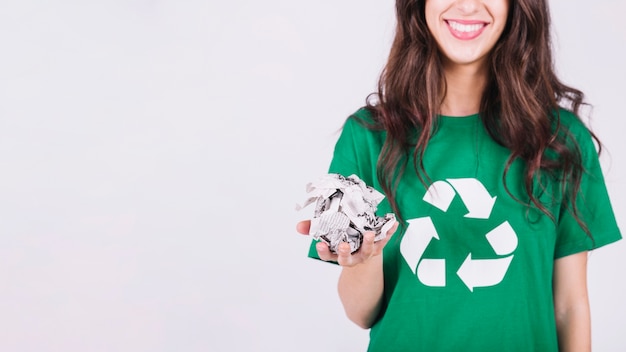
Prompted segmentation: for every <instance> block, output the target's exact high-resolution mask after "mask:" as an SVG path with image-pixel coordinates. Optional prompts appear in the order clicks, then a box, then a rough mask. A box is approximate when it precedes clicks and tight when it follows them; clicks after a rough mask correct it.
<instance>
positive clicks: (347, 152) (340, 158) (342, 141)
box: [308, 117, 363, 259]
mask: <svg viewBox="0 0 626 352" xmlns="http://www.w3.org/2000/svg"><path fill="white" fill-rule="evenodd" d="M357 124H358V122H357V121H355V119H354V118H353V117H350V118H348V119H347V120H346V122H345V124H344V126H343V128H342V130H341V134H340V135H339V139H338V140H337V143H335V149H334V152H333V158H332V161H331V163H330V166H329V168H328V173H337V174H340V175H344V176H350V175H352V174H355V175H357V176H359V177H360V174H361V172H360V170H359V167H358V163H357V149H356V145H357V143H356V140H355V138H356V136H355V134H357V131H355V130H358V129H360V128H363V127H362V126H359V125H357ZM317 242H318V241H316V240H313V241H311V246H310V247H309V254H308V256H309V257H310V258H314V259H319V256H318V254H317V249H316V248H315V244H316V243H317Z"/></svg>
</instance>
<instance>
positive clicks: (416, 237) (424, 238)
mask: <svg viewBox="0 0 626 352" xmlns="http://www.w3.org/2000/svg"><path fill="white" fill-rule="evenodd" d="M407 222H408V223H409V226H408V227H407V229H406V232H405V233H404V237H402V242H401V243H400V253H401V254H402V256H403V257H404V260H405V261H406V262H407V264H409V267H410V268H411V271H413V273H414V274H416V273H417V263H419V261H420V258H421V257H422V254H424V251H425V250H426V247H428V244H429V243H430V241H431V240H432V239H433V238H436V239H439V235H437V230H436V229H435V224H433V221H432V220H431V219H430V218H429V217H426V218H417V219H411V220H408V221H407Z"/></svg>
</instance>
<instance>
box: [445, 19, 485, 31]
mask: <svg viewBox="0 0 626 352" xmlns="http://www.w3.org/2000/svg"><path fill="white" fill-rule="evenodd" d="M448 23H449V24H450V27H452V29H454V30H455V31H458V32H476V31H478V30H479V29H481V28H483V25H482V24H461V23H458V22H453V21H449V22H448Z"/></svg>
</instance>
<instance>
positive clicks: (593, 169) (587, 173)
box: [554, 123, 622, 258]
mask: <svg viewBox="0 0 626 352" xmlns="http://www.w3.org/2000/svg"><path fill="white" fill-rule="evenodd" d="M573 129H574V128H572V131H571V132H573V133H572V134H573V135H574V138H576V140H577V142H578V144H579V147H580V153H581V157H582V161H583V169H584V170H583V174H582V177H581V184H580V190H579V192H578V194H577V197H576V205H577V207H578V212H579V217H580V219H581V220H582V221H583V222H584V224H585V226H586V227H587V229H588V231H589V234H587V233H586V232H585V230H584V229H583V228H582V227H581V226H580V224H579V223H578V221H576V218H575V217H574V216H573V214H572V212H571V209H563V210H562V211H561V214H560V216H559V220H558V223H557V242H556V247H555V251H554V257H555V258H561V257H565V256H568V255H571V254H575V253H579V252H583V251H588V250H593V249H597V248H600V247H602V246H604V245H607V244H609V243H613V242H615V241H618V240H619V239H621V238H622V235H621V233H620V230H619V227H618V225H617V222H616V220H615V214H614V212H613V207H612V206H611V201H610V199H609V194H608V191H607V188H606V184H605V181H604V176H603V174H602V168H601V166H600V161H599V157H598V152H597V150H596V147H595V144H594V143H593V140H592V138H591V134H590V133H589V131H588V130H587V129H586V128H584V127H582V123H581V126H579V129H578V130H579V131H577V132H575V131H573ZM564 208H565V207H564ZM569 208H571V207H569Z"/></svg>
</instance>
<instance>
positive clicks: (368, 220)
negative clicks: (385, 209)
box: [296, 174, 396, 253]
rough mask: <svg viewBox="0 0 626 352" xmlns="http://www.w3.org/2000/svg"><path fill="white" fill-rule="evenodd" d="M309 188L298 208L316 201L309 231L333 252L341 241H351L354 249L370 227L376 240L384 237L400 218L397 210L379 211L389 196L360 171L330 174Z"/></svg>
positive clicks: (361, 241) (311, 184) (359, 244)
mask: <svg viewBox="0 0 626 352" xmlns="http://www.w3.org/2000/svg"><path fill="white" fill-rule="evenodd" d="M306 191H307V194H308V195H309V198H308V199H307V200H306V201H305V202H304V204H303V205H296V210H301V209H303V208H305V207H307V206H308V205H309V204H312V203H316V206H315V211H314V213H313V218H312V219H311V228H310V230H309V235H311V237H313V238H314V239H316V240H320V241H323V242H324V243H326V244H328V246H329V248H330V250H331V252H333V253H336V252H337V247H338V246H339V244H340V243H341V242H347V243H348V244H350V250H351V252H352V253H354V252H355V251H357V250H358V249H359V247H361V244H362V243H363V233H364V232H366V231H373V232H375V233H376V236H375V238H374V241H379V240H381V239H384V238H385V237H386V235H387V231H389V229H391V227H393V225H394V224H395V222H396V217H395V215H394V214H393V213H388V214H386V215H385V216H382V217H380V216H377V215H376V209H377V206H378V204H379V203H380V202H381V201H382V200H383V199H384V198H385V196H384V195H383V194H382V193H380V192H378V191H377V190H376V189H374V188H372V187H370V186H368V185H366V184H365V182H363V181H362V180H361V179H360V178H359V177H358V176H356V175H351V176H348V177H345V176H343V175H340V174H326V175H324V176H322V177H320V178H319V179H318V180H316V181H314V182H310V183H309V184H307V187H306Z"/></svg>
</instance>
